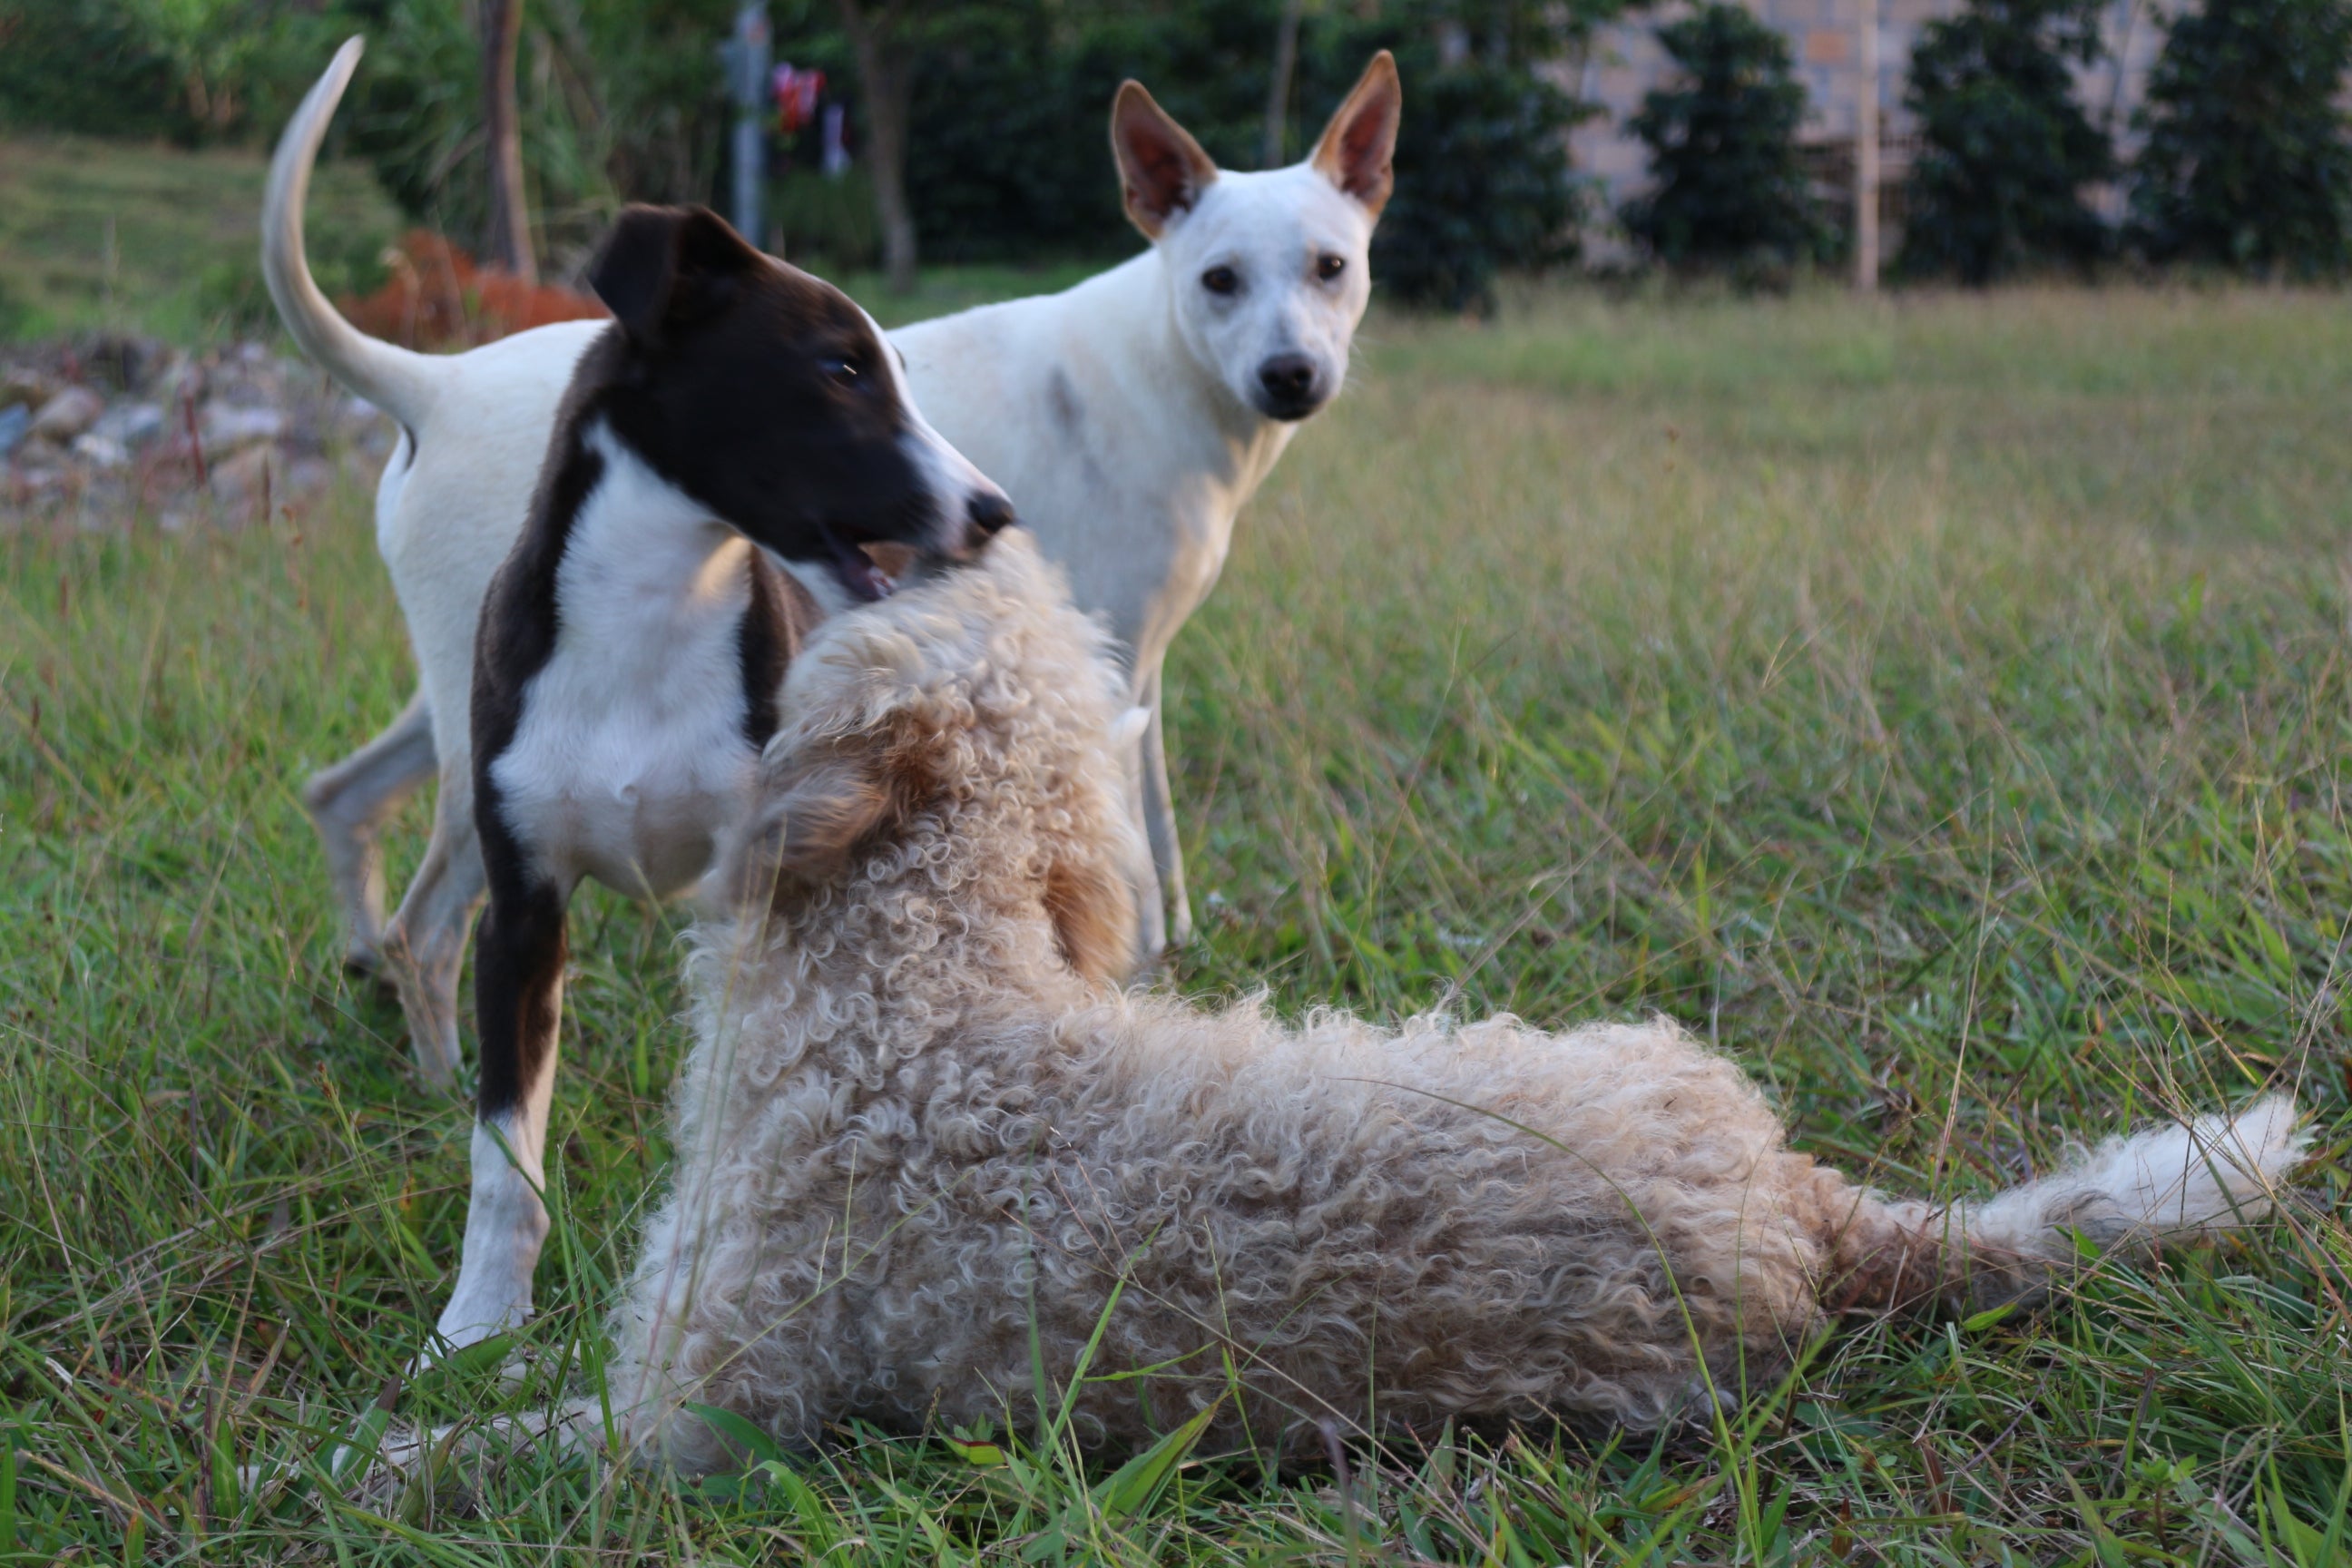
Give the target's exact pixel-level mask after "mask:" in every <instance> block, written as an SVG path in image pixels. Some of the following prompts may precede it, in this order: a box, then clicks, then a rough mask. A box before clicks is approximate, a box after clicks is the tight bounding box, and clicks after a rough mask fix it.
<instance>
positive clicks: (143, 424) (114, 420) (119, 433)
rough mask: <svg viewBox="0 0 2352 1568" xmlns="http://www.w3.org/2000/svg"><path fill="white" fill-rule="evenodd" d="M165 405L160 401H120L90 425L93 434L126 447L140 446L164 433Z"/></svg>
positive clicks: (90, 431)
mask: <svg viewBox="0 0 2352 1568" xmlns="http://www.w3.org/2000/svg"><path fill="white" fill-rule="evenodd" d="M162 433H163V405H162V404H160V403H118V404H115V405H113V406H112V407H110V408H109V409H108V410H107V411H106V412H105V413H104V414H101V415H100V416H99V418H98V423H97V424H95V425H93V426H90V427H89V434H90V435H92V436H102V437H105V438H106V439H108V440H110V441H114V442H118V443H120V444H121V445H122V446H124V447H138V446H142V445H144V444H145V443H146V442H149V441H152V440H153V439H154V438H155V437H157V436H159V435H161V434H162Z"/></svg>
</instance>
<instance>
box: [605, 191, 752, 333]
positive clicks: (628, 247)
mask: <svg viewBox="0 0 2352 1568" xmlns="http://www.w3.org/2000/svg"><path fill="white" fill-rule="evenodd" d="M767 264H768V258H766V257H764V256H761V254H760V253H759V252H758V251H756V250H754V249H752V248H751V246H750V245H748V244H746V243H745V242H744V239H743V237H742V236H741V235H740V234H737V233H736V232H735V230H734V229H733V228H732V227H730V226H729V224H728V222H727V220H726V219H725V218H722V217H720V216H719V215H718V214H717V213H715V212H712V211H711V210H710V209H709V207H654V206H627V207H624V208H622V209H621V216H620V217H619V218H618V219H617V220H616V221H615V222H614V225H613V232H612V233H611V234H609V235H607V236H606V237H605V239H604V248H603V249H602V250H600V251H598V252H597V253H596V259H595V261H594V262H593V264H592V265H591V266H590V267H589V268H588V286H589V287H590V288H592V289H594V290H595V291H596V298H598V299H599V300H604V304H605V306H606V308H607V309H609V310H611V311H612V312H613V315H614V318H615V319H616V320H617V321H619V322H620V323H621V330H622V331H625V332H626V333H628V334H629V336H630V338H631V339H632V340H634V341H635V342H638V343H640V344H642V345H644V346H646V347H647V348H653V347H657V346H659V344H660V343H661V342H662V341H663V340H664V339H665V338H666V337H667V336H668V335H669V333H670V332H672V331H675V330H677V328H679V327H684V326H689V325H691V324H692V323H693V322H695V321H699V320H701V319H703V318H705V317H707V316H709V315H710V314H711V313H712V312H714V311H716V310H718V309H719V307H720V306H721V305H723V304H724V303H725V302H726V300H727V297H728V295H729V294H730V291H731V290H732V289H733V287H734V284H735V280H736V279H740V278H741V277H742V276H743V275H745V274H746V273H748V272H751V271H752V270H754V269H755V268H761V267H764V266H766V265H767Z"/></svg>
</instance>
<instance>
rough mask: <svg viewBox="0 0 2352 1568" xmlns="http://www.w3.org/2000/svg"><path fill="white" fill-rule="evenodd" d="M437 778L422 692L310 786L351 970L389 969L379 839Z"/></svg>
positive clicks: (307, 796) (313, 818) (306, 802)
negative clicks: (384, 946) (385, 827)
mask: <svg viewBox="0 0 2352 1568" xmlns="http://www.w3.org/2000/svg"><path fill="white" fill-rule="evenodd" d="M432 774H433V715H432V713H431V711H430V710H427V709H426V708H425V693H423V692H422V691H419V692H418V693H417V694H416V695H415V696H414V697H412V698H410V699H409V700H408V706H407V707H405V708H404V709H402V710H400V717H399V718H397V719H394V721H392V722H391V723H390V724H389V725H387V726H386V727H385V729H384V731H383V733H382V734H380V735H378V736H377V737H376V738H375V739H374V740H373V741H370V742H368V743H367V744H366V745H364V746H362V747H361V748H360V749H359V750H358V751H356V752H352V754H351V755H350V756H348V757H345V758H344V759H343V760H342V761H341V762H340V763H336V764H335V765H334V766H332V767H330V768H322V769H320V771H319V772H317V773H312V774H311V775H310V780H309V782H308V783H306V784H303V786H302V805H303V807H304V809H305V810H307V811H309V812H310V826H312V827H313V828H315V829H316V830H317V831H318V835H319V844H320V847H321V848H323V849H324V850H325V851H326V854H327V875H328V877H329V878H330V879H331V880H332V881H333V883H334V888H335V901H336V902H337V904H339V905H340V906H341V909H342V913H343V940H344V944H345V945H344V948H343V963H344V965H345V966H346V967H348V968H350V969H352V970H353V971H356V972H358V973H363V974H372V973H375V971H376V969H377V967H378V966H379V965H380V964H381V963H382V962H383V951H382V943H383V851H382V849H381V848H380V847H378V845H377V843H376V836H377V835H378V834H379V833H381V832H383V825H384V823H385V822H386V821H388V820H389V819H390V818H391V816H392V814H393V813H394V812H395V811H398V810H399V809H400V806H401V803H402V802H404V801H405V800H406V799H407V798H408V797H409V796H410V795H413V794H415V791H416V786H417V785H419V784H423V783H424V782H425V780H426V779H428V778H430V777H431V776H432Z"/></svg>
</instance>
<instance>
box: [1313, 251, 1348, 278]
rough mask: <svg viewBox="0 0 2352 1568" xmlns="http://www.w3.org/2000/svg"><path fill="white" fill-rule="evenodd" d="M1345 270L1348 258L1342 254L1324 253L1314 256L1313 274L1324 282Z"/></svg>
mask: <svg viewBox="0 0 2352 1568" xmlns="http://www.w3.org/2000/svg"><path fill="white" fill-rule="evenodd" d="M1346 270H1348V258H1346V257H1344V256H1329V255H1325V256H1318V257H1317V258H1315V276H1316V277H1318V278H1320V279H1323V281H1324V282H1326V283H1328V282H1329V281H1331V279H1334V278H1337V277H1338V276H1339V274H1340V273H1342V272H1345V271H1346Z"/></svg>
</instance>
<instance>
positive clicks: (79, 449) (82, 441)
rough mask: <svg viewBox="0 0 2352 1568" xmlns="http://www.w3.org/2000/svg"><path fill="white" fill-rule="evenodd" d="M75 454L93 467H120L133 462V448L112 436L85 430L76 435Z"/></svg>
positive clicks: (73, 449)
mask: <svg viewBox="0 0 2352 1568" xmlns="http://www.w3.org/2000/svg"><path fill="white" fill-rule="evenodd" d="M71 450H72V452H73V455H74V456H75V457H77V458H80V459H81V460H82V461H83V462H85V463H88V464H89V466H90V467H91V468H124V467H127V466H128V465H129V464H130V462H131V448H130V447H126V446H124V445H123V444H122V443H121V442H120V441H118V440H116V439H115V438H114V437H111V436H101V435H100V434H99V433H98V432H97V431H95V430H85V431H83V432H82V433H81V434H80V435H79V436H77V437H74V444H73V446H72V447H71Z"/></svg>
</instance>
